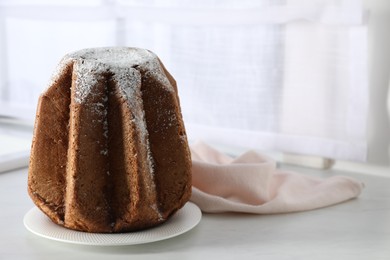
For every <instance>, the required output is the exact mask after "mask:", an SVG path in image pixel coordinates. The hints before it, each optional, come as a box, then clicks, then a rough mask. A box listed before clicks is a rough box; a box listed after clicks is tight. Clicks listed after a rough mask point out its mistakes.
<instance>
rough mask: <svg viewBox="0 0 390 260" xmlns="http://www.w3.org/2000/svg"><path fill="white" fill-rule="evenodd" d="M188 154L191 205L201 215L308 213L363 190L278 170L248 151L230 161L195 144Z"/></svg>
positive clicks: (340, 180)
mask: <svg viewBox="0 0 390 260" xmlns="http://www.w3.org/2000/svg"><path fill="white" fill-rule="evenodd" d="M191 153H192V163H193V170H192V174H193V177H192V178H193V179H192V180H193V183H192V185H193V187H192V197H191V201H192V202H194V203H195V204H197V205H198V206H199V207H200V209H201V210H202V211H203V212H213V213H216V212H229V211H230V212H247V213H256V214H274V213H286V212H294V211H303V210H311V209H316V208H321V207H326V206H330V205H333V204H337V203H340V202H343V201H346V200H349V199H352V198H355V197H357V196H359V194H360V193H361V191H362V189H363V183H361V182H359V181H356V180H354V179H352V178H349V177H345V176H332V177H329V178H326V179H321V178H316V177H310V176H306V175H302V174H298V173H295V172H288V171H283V170H280V169H277V168H276V163H275V161H273V160H272V159H270V158H267V157H265V156H263V155H260V154H258V153H256V152H253V151H249V152H247V153H245V154H243V155H241V156H240V157H238V158H235V159H233V158H231V157H229V156H227V155H225V154H223V153H221V152H219V151H217V150H215V149H213V148H211V147H209V146H207V145H206V144H204V143H197V144H195V145H193V146H192V147H191Z"/></svg>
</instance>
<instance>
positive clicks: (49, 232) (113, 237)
mask: <svg viewBox="0 0 390 260" xmlns="http://www.w3.org/2000/svg"><path fill="white" fill-rule="evenodd" d="M201 217H202V213H201V211H200V209H199V208H198V206H196V205H195V204H193V203H191V202H188V203H187V204H186V205H184V207H183V208H182V209H180V210H179V211H178V212H176V214H175V215H173V216H172V217H171V218H170V219H169V220H168V221H167V222H165V223H164V224H161V225H160V226H157V227H154V228H150V229H146V230H141V231H137V232H129V233H117V234H103V233H86V232H80V231H74V230H71V229H67V228H64V227H61V226H59V225H57V224H55V223H53V222H52V221H51V220H50V219H49V218H48V217H47V216H46V215H45V214H44V213H42V212H41V211H40V210H39V209H38V208H37V207H34V208H32V209H31V210H29V211H28V212H27V213H26V215H25V216H24V220H23V222H24V225H25V227H26V228H27V229H28V230H29V231H31V232H32V233H34V234H36V235H38V236H41V237H44V238H48V239H52V240H56V241H61V242H67V243H73V244H83V245H97V246H117V245H136V244H144V243H150V242H155V241H160V240H164V239H168V238H172V237H175V236H178V235H181V234H183V233H185V232H187V231H189V230H191V229H192V228H194V227H195V226H196V225H197V224H198V223H199V221H200V219H201Z"/></svg>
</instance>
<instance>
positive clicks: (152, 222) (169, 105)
mask: <svg viewBox="0 0 390 260" xmlns="http://www.w3.org/2000/svg"><path fill="white" fill-rule="evenodd" d="M28 192H29V195H30V197H31V198H32V200H33V202H34V203H35V204H36V206H37V207H38V208H40V209H41V210H42V211H43V212H44V213H45V214H46V215H47V216H48V217H49V218H50V219H51V220H52V221H53V222H55V223H57V224H58V225H61V226H64V227H66V228H70V229H74V230H79V231H85V232H103V233H111V232H130V231H135V230H140V229H145V228H150V227H153V226H156V225H158V224H161V223H163V222H165V221H166V220H167V219H169V217H170V216H172V214H174V213H175V212H176V211H177V210H179V209H180V208H181V207H183V206H184V204H185V203H186V202H187V201H188V200H189V198H190V195H191V157H190V150H189V148H188V142H187V137H186V132H185V128H184V123H183V120H182V115H181V110H180V104H179V97H178V93H177V87H176V82H175V80H174V78H173V77H172V76H171V75H170V74H169V73H168V71H167V70H166V69H165V67H164V65H163V64H162V63H161V61H160V60H159V59H158V57H157V56H156V55H155V54H153V53H152V52H150V51H148V50H144V49H138V48H126V47H115V48H94V49H85V50H81V51H77V52H74V53H71V54H68V55H66V56H65V57H64V58H63V59H62V60H61V62H60V64H59V66H58V68H57V70H56V72H55V73H54V75H53V78H52V80H51V83H50V84H49V87H48V88H47V89H46V90H45V91H44V93H43V94H42V95H41V96H40V98H39V102H38V108H37V114H36V121H35V128H34V135H33V142H32V148H31V157H30V165H29V175H28Z"/></svg>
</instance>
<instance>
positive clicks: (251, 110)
mask: <svg viewBox="0 0 390 260" xmlns="http://www.w3.org/2000/svg"><path fill="white" fill-rule="evenodd" d="M24 2H27V3H28V5H27V4H26V3H24ZM33 2H36V3H37V4H36V5H32V4H31V1H19V3H20V4H15V1H12V2H11V1H9V2H8V1H4V0H3V1H1V0H0V3H2V4H1V5H0V15H1V16H0V17H1V18H0V33H1V34H2V35H1V36H0V37H1V38H0V55H2V56H3V57H0V58H1V59H2V60H3V61H2V62H1V61H0V77H1V78H0V83H2V92H1V95H2V96H1V99H2V102H3V104H13V105H15V104H19V107H21V106H26V104H27V105H30V106H32V107H34V106H35V102H36V99H37V97H38V95H39V93H40V92H41V91H42V89H43V88H44V87H45V86H46V82H47V81H48V78H49V76H50V73H51V71H53V70H54V67H55V64H56V63H57V62H58V61H59V59H60V58H61V56H63V55H64V54H65V53H67V52H70V51H73V50H77V49H80V48H86V47H97V46H112V45H126V46H136V47H142V48H148V49H150V50H152V51H154V52H155V53H156V54H157V55H158V56H160V58H161V59H162V61H163V62H164V64H165V65H166V67H167V68H168V70H169V71H170V72H171V73H172V74H173V76H174V77H175V78H176V80H177V82H178V85H179V95H180V98H181V105H182V112H183V116H184V120H185V124H186V128H187V132H188V135H189V138H190V140H197V139H202V140H204V141H208V142H212V143H219V144H223V145H231V146H239V147H245V148H254V149H258V150H272V151H282V152H293V153H302V154H311V155H319V156H324V157H329V158H336V159H346V160H360V161H363V160H365V159H366V154H367V140H366V118H367V110H368V104H367V101H368V86H367V57H366V54H367V49H366V42H367V39H366V22H365V16H364V12H363V8H362V3H361V1H359V0H316V1H314V0H276V1H275V0H260V1H259V0H245V1H240V0H214V1H210V0H201V1H199V0H198V1H190V0H181V1H180V0H170V1H139V0H133V1H126V0H117V1H92V0H90V1H88V2H84V3H76V2H68V1H65V2H64V3H62V4H57V5H53V3H52V2H51V1H33ZM38 2H40V3H38ZM80 2H81V1H80ZM3 107H6V105H4V106H3ZM11 110H12V109H8V113H11ZM34 110H35V108H34V109H33V110H31V109H30V110H28V111H34ZM12 111H14V110H12ZM6 112H7V111H6ZM6 112H3V113H6ZM25 114H26V115H27V114H28V113H25Z"/></svg>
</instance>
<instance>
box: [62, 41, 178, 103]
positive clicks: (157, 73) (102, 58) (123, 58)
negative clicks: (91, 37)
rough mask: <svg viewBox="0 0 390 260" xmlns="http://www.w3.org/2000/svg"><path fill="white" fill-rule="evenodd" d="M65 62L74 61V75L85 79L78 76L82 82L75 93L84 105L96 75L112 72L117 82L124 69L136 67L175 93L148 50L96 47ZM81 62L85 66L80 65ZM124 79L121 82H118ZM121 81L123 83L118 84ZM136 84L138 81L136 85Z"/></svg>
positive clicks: (157, 62)
mask: <svg viewBox="0 0 390 260" xmlns="http://www.w3.org/2000/svg"><path fill="white" fill-rule="evenodd" d="M63 60H64V61H65V62H66V61H69V60H73V61H74V62H75V63H76V64H78V65H79V66H75V67H74V71H75V73H76V74H77V75H78V76H79V75H80V76H82V77H77V79H78V80H80V82H78V83H79V84H78V85H79V86H80V87H79V89H78V92H76V96H75V101H76V102H78V103H82V102H83V100H84V99H85V97H86V96H88V94H89V93H90V91H91V88H90V86H91V85H93V84H94V83H95V80H96V76H97V75H99V74H100V75H101V74H102V73H112V74H113V75H115V76H116V77H117V78H118V79H119V78H120V77H121V75H122V73H123V72H125V70H123V69H125V68H127V69H129V68H136V69H137V70H139V71H142V72H145V76H146V77H153V78H154V79H155V80H157V81H158V82H160V83H161V85H162V86H166V87H168V88H169V90H171V91H173V87H172V86H171V85H170V82H169V80H168V78H167V77H166V75H165V73H164V70H163V69H162V67H161V64H160V62H159V60H158V58H157V56H156V55H155V54H154V53H152V52H150V51H148V50H145V49H138V48H126V47H117V48H94V49H85V50H80V51H78V52H74V53H71V54H68V55H67V56H66V57H65V58H64V59H63ZM80 63H82V66H80ZM119 80H121V79H119ZM119 82H122V81H119ZM133 83H135V84H136V83H137V82H133Z"/></svg>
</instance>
